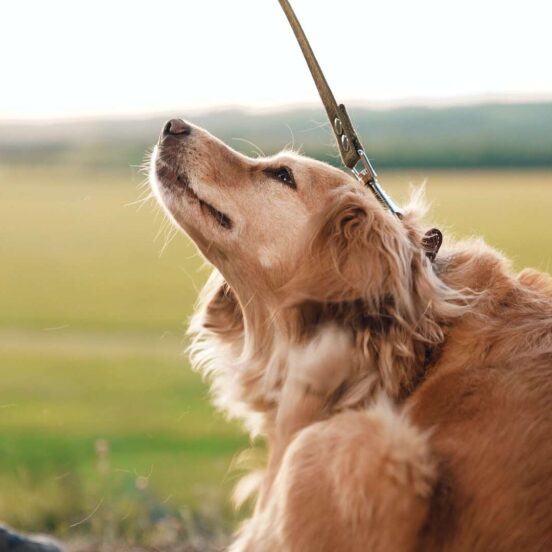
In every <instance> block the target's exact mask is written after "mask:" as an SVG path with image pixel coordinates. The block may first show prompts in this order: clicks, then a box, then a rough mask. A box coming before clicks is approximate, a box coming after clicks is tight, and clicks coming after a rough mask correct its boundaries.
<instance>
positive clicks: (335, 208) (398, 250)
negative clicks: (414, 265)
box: [290, 188, 413, 303]
mask: <svg viewBox="0 0 552 552" xmlns="http://www.w3.org/2000/svg"><path fill="white" fill-rule="evenodd" d="M412 254H413V247H412V244H411V242H410V240H409V238H408V233H407V231H406V230H405V228H404V227H402V226H401V223H400V221H399V220H398V219H397V218H396V217H393V216H392V215H390V214H389V213H387V212H386V211H385V210H384V209H383V208H382V207H381V205H379V204H378V203H377V201H376V200H375V199H374V198H373V197H372V196H370V195H369V194H368V192H367V191H366V190H364V189H354V188H348V189H346V190H338V192H337V193H336V196H335V197H334V198H333V199H332V201H330V203H329V205H328V207H327V208H326V209H324V210H323V211H322V212H321V213H320V214H319V215H318V216H317V217H316V218H315V220H313V222H312V227H311V232H310V235H309V237H308V241H307V244H306V247H305V256H304V258H303V259H301V263H300V265H299V266H298V269H297V271H296V275H295V277H294V278H293V281H292V282H291V284H290V286H291V288H293V290H294V292H296V293H298V294H299V295H303V297H302V298H301V297H300V298H299V299H311V300H315V301H325V302H339V301H352V300H356V299H363V300H369V302H374V303H378V302H379V301H385V300H388V298H389V296H394V295H395V293H396V292H397V290H398V289H399V288H404V286H407V287H408V286H409V282H410V279H411V271H410V266H411V260H412Z"/></svg>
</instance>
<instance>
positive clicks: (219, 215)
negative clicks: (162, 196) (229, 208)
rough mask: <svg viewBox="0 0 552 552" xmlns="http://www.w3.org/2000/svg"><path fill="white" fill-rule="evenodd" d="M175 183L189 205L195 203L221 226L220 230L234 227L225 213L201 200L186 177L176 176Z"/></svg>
mask: <svg viewBox="0 0 552 552" xmlns="http://www.w3.org/2000/svg"><path fill="white" fill-rule="evenodd" d="M176 182H177V183H178V186H179V187H180V188H181V189H182V190H183V191H184V194H185V195H186V197H187V198H188V200H189V201H190V202H191V203H197V204H198V205H199V208H200V209H201V210H202V211H203V212H204V213H207V214H208V215H209V216H210V217H212V218H213V219H214V220H215V222H216V223H217V224H218V225H219V226H222V228H225V229H226V230H231V229H232V227H233V226H234V223H233V222H232V219H231V218H230V217H229V216H228V215H227V214H226V213H223V212H222V211H219V210H218V209H217V208H216V207H213V205H211V204H210V203H208V202H207V201H205V200H204V199H201V198H200V197H199V196H198V195H197V194H196V193H195V192H194V190H193V189H192V187H191V186H190V181H189V180H188V177H187V176H186V175H184V174H178V175H177V177H176Z"/></svg>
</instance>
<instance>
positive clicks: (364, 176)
mask: <svg viewBox="0 0 552 552" xmlns="http://www.w3.org/2000/svg"><path fill="white" fill-rule="evenodd" d="M357 153H358V156H359V160H358V162H357V164H356V165H355V166H354V167H353V168H352V169H351V171H352V172H353V174H354V175H355V176H356V177H357V179H358V180H359V181H360V182H361V183H362V184H364V185H365V186H369V187H370V189H371V190H372V192H373V193H374V195H375V196H376V198H377V199H378V201H379V202H380V203H382V204H383V205H384V206H385V207H387V208H388V209H389V210H390V211H391V212H392V213H393V214H394V215H396V216H397V217H399V218H402V216H403V212H402V210H401V208H400V207H399V206H398V205H397V204H396V203H395V202H394V201H393V200H392V199H391V198H390V197H389V196H388V195H387V194H386V193H385V191H384V190H383V188H382V187H381V186H380V183H379V182H378V175H377V173H376V171H375V169H374V167H373V166H372V163H370V159H368V156H367V155H366V152H365V151H364V150H363V149H362V148H361V149H358V150H357Z"/></svg>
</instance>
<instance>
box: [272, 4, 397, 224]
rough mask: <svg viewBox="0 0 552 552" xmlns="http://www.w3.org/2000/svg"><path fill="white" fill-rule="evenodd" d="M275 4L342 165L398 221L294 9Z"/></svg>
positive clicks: (394, 209) (392, 202)
mask: <svg viewBox="0 0 552 552" xmlns="http://www.w3.org/2000/svg"><path fill="white" fill-rule="evenodd" d="M278 1H279V2H280V6H282V9H283V10H284V13H285V14H286V17H287V18H288V21H289V23H290V25H291V28H292V29H293V32H294V33H295V37H296V38H297V42H298V43H299V46H300V47H301V50H302V52H303V56H304V57H305V60H306V62H307V65H308V66H309V69H310V72H311V75H312V78H313V79H314V83H315V84H316V88H317V89H318V93H319V94H320V99H321V100H322V103H323V104H324V108H325V109H326V113H327V114H328V119H329V120H330V123H331V125H332V130H333V133H334V136H335V139H336V141H337V147H338V148H339V153H340V155H341V159H342V161H343V164H344V165H345V166H346V167H347V168H349V169H350V170H351V171H352V172H353V174H354V175H355V176H356V177H357V179H358V180H359V181H360V182H361V183H362V184H364V185H365V186H368V187H369V188H370V189H371V190H372V192H373V193H374V195H375V196H376V198H377V199H378V200H379V201H380V202H381V203H382V204H383V205H384V206H385V207H387V209H389V211H391V212H392V213H393V214H394V215H395V216H397V217H399V218H400V217H401V216H402V211H401V209H400V208H399V207H398V206H397V204H396V203H395V202H394V201H393V200H392V199H391V198H390V197H389V196H388V195H387V194H386V193H385V191H384V190H383V188H382V187H381V185H380V183H379V182H378V175H377V173H376V171H375V170H374V167H373V166H372V164H371V163H370V160H369V159H368V156H367V155H366V153H365V151H364V147H363V145H362V143H361V141H360V139H359V137H358V136H357V133H356V132H355V129H354V127H353V124H352V122H351V119H350V118H349V115H348V113H347V110H346V108H345V106H344V105H343V104H339V105H338V104H337V102H336V100H335V97H334V95H333V93H332V91H331V89H330V87H329V85H328V82H327V81H326V78H325V77H324V73H322V69H321V68H320V65H319V64H318V61H317V60H316V57H315V55H314V52H313V51H312V48H311V46H310V44H309V41H308V40H307V37H306V35H305V32H304V31H303V28H302V27H301V24H300V23H299V20H298V19H297V16H296V15H295V12H294V11H293V8H292V7H291V5H290V3H289V2H288V0H278Z"/></svg>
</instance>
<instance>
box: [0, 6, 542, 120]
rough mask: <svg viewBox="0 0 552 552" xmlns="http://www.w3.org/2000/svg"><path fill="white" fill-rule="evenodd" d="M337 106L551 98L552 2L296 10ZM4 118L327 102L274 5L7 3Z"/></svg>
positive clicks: (1, 92) (0, 100) (0, 32)
mask: <svg viewBox="0 0 552 552" xmlns="http://www.w3.org/2000/svg"><path fill="white" fill-rule="evenodd" d="M292 5H293V7H294V8H295V11H296V13H297V15H298V16H299V18H300V20H301V22H302V23H303V27H304V28H305V31H306V33H307V36H308V37H309V39H310V41H311V44H312V46H313V48H314V50H315V53H316V55H317V57H318V59H319V62H320V64H321V65H322V68H323V70H324V72H325V73H326V77H327V79H328V81H329V82H330V85H331V86H332V88H333V89H334V93H335V95H336V97H337V99H338V101H343V102H345V103H353V102H354V103H368V104H373V105H382V106H385V105H393V104H396V103H431V102H435V101H440V102H442V101H444V102H450V103H454V102H458V101H464V100H466V99H470V98H471V99H473V98H481V97H499V98H506V99H507V98H518V99H521V98H552V63H551V60H550V57H551V54H552V32H550V30H549V28H550V21H551V19H552V2H551V1H550V0H524V1H523V2H520V1H514V0H417V1H413V0H379V1H372V0H318V1H315V0H292ZM0 52H1V54H0V56H1V63H0V118H3V119H7V118H8V119H21V118H24V119H50V118H58V117H82V116H94V115H119V116H121V115H131V114H142V113H144V114H146V113H152V112H168V111H175V112H178V113H179V114H182V113H185V111H186V110H187V109H188V110H192V109H193V110H197V109H204V108H211V107H213V106H222V105H239V106H244V107H252V108H266V107H274V106H282V105H286V104H290V103H292V104H304V103H316V102H318V96H317V93H316V89H315V87H314V84H313V83H312V80H311V77H310V75H309V73H308V70H307V68H306V65H305V62H304V60H303V58H302V55H301V53H300V50H299V48H298V46H297V44H296V42H295V38H294V37H293V35H292V32H291V29H290V28H289V25H288V23H287V20H286V19H285V16H284V14H283V13H282V12H281V8H280V6H279V4H278V2H277V0H156V1H155V2H152V1H147V2H146V1H142V0H132V1H130V0H94V1H85V0H48V1H44V0H16V1H12V2H8V1H2V2H1V4H0Z"/></svg>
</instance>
